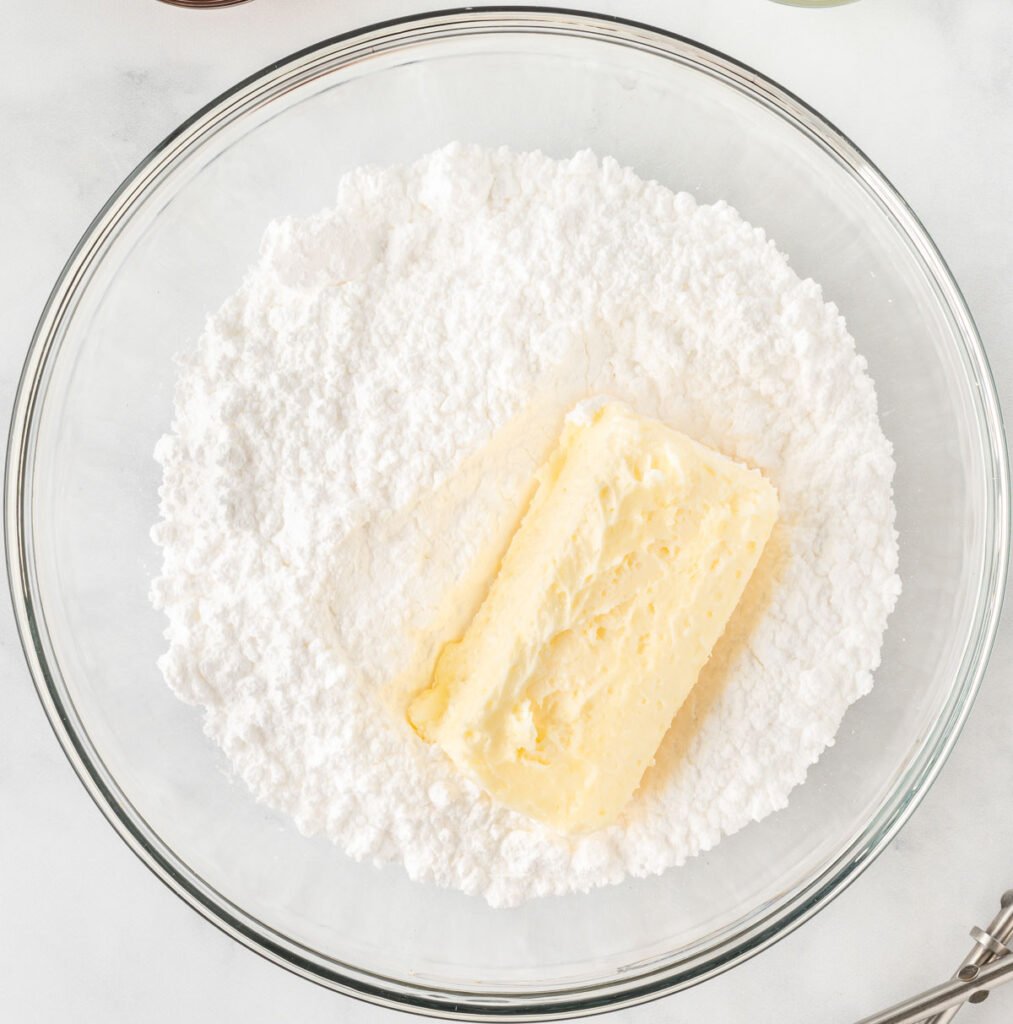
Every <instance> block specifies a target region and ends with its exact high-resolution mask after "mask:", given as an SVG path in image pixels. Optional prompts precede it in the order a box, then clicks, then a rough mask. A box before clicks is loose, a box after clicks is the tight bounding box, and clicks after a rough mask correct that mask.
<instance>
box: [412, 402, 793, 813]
mask: <svg viewBox="0 0 1013 1024" xmlns="http://www.w3.org/2000/svg"><path fill="white" fill-rule="evenodd" d="M776 518H777V492H776V491H775V490H774V488H773V487H772V486H771V484H770V483H768V482H767V480H765V479H764V478H763V476H761V475H760V473H759V472H758V471H757V470H751V469H748V468H747V467H745V466H742V465H740V464H739V463H737V462H733V461H732V460H731V459H728V458H726V457H725V456H723V455H721V454H719V453H718V452H715V451H712V450H711V449H709V448H705V447H704V446H703V445H701V444H697V443H696V442H695V441H692V440H690V439H689V438H688V437H685V436H684V435H682V434H679V433H677V432H676V431H674V430H672V429H670V428H669V427H666V426H665V425H664V424H662V423H659V422H657V421H656V420H650V419H645V418H643V417H640V416H637V415H636V414H635V413H633V412H632V411H631V410H629V409H628V408H627V407H626V406H624V405H621V404H619V403H617V402H611V403H608V404H606V405H604V406H602V407H600V408H599V409H598V410H597V412H595V413H594V414H593V415H592V416H591V417H590V418H589V419H588V418H585V421H584V422H580V421H579V420H574V419H573V417H571V418H570V420H568V422H567V423H566V426H565V428H564V430H563V435H562V438H561V439H560V442H559V446H558V447H557V449H556V450H555V452H554V453H553V454H552V456H551V457H550V459H549V461H548V462H547V463H546V465H545V466H543V467H542V469H541V470H540V472H539V474H538V477H537V488H536V491H535V494H534V497H533V498H532V501H531V505H530V507H529V509H528V511H527V513H526V515H525V516H524V519H523V520H522V522H521V524H520V526H519V527H518V529H517V532H516V533H515V534H514V536H513V539H512V540H511V542H510V546H509V548H508V549H507V552H506V555H505V556H504V558H503V561H502V563H501V565H500V568H499V572H498V573H497V575H496V577H495V579H494V580H493V582H492V584H491V586H490V588H489V592H488V594H487V596H486V598H485V601H484V602H483V604H482V605H481V607H480V608H479V610H478V612H477V614H476V615H475V617H474V619H473V620H472V622H471V624H470V626H469V627H468V628H467V630H466V631H465V633H464V636H463V637H462V638H461V639H460V640H459V641H456V642H454V643H449V644H447V645H446V646H445V647H444V648H443V650H442V652H441V654H440V656H439V658H438V659H437V662H436V665H435V668H434V671H433V678H432V685H431V686H430V687H429V688H428V689H426V690H424V691H422V692H421V693H420V694H419V695H418V696H417V697H416V698H415V699H414V701H413V702H412V703H411V706H410V708H409V712H408V718H409V721H410V722H411V724H412V725H413V726H414V728H415V730H416V731H417V732H418V733H419V735H420V736H422V737H423V738H424V739H426V740H428V741H430V742H435V743H438V744H439V745H440V746H441V747H442V748H443V749H444V751H446V753H447V754H448V755H449V756H450V758H451V759H452V760H453V761H454V763H455V764H456V765H457V767H458V768H459V769H461V771H463V772H464V773H465V774H467V775H470V776H471V777H473V778H475V779H476V780H477V781H478V782H480V783H481V784H482V785H483V786H484V787H485V789H486V790H488V792H489V793H491V794H492V795H493V796H494V797H496V798H498V799H499V800H501V801H502V802H503V803H505V804H506V805H507V806H509V807H512V808H513V809H515V810H517V811H521V812H523V813H524V814H527V815H529V816H530V817H532V818H535V819H537V820H539V821H541V822H544V823H545V824H547V825H549V826H551V827H553V828H555V829H558V830H560V831H563V832H584V831H588V830H591V829H595V828H600V827H601V826H604V825H608V824H610V823H611V822H612V821H614V820H615V818H616V816H617V815H618V814H619V812H620V811H621V810H622V809H623V807H624V806H625V805H626V803H627V802H628V801H629V799H630V797H631V796H632V795H633V793H634V791H635V790H636V788H637V787H638V786H639V785H640V780H641V778H642V777H643V774H644V771H645V770H646V769H647V767H648V766H649V765H650V764H651V763H652V762H653V759H654V755H655V753H656V752H657V749H658V746H659V744H660V743H661V740H662V738H663V737H664V735H665V733H666V731H667V730H668V728H669V726H670V725H671V723H672V719H673V718H674V717H675V714H676V712H677V711H678V710H679V708H680V706H681V705H682V703H683V701H685V699H686V697H687V695H688V694H689V692H690V690H691V689H692V688H693V685H694V683H695V682H696V680H697V676H698V675H699V674H700V670H701V669H702V668H703V666H704V664H705V662H706V661H707V659H708V658H709V657H710V654H711V651H712V649H713V647H714V645H715V643H716V642H717V640H718V638H719V637H720V636H721V634H722V632H723V631H724V628H725V625H726V623H727V622H728V619H729V617H730V616H731V614H732V611H733V610H734V608H735V606H736V605H737V604H738V602H739V598H740V597H741V596H742V593H743V591H744V589H745V587H746V584H747V582H748V581H749V577H750V575H751V574H752V572H753V570H754V569H755V567H756V563H757V561H758V560H759V558H760V554H761V552H762V550H763V546H764V544H765V543H766V541H767V538H768V537H769V536H770V531H771V529H772V528H773V525H774V522H775V520H776Z"/></svg>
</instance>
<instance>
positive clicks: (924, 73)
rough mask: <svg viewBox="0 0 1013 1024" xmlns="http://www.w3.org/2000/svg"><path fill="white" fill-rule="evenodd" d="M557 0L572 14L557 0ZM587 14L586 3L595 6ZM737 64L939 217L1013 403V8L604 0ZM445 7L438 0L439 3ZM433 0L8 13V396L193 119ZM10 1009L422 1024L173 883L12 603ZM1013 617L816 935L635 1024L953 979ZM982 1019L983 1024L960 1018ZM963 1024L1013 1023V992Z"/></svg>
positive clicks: (6, 741)
mask: <svg viewBox="0 0 1013 1024" xmlns="http://www.w3.org/2000/svg"><path fill="white" fill-rule="evenodd" d="M556 2H557V3H560V2H561V0H556ZM590 3H591V0H587V5H590ZM595 5H596V6H597V8H598V9H600V10H603V11H607V12H609V13H615V14H624V15H626V16H627V17H630V18H634V19H637V20H641V21H645V22H653V23H655V24H658V25H661V26H664V27H666V28H669V29H673V30H675V31H677V32H680V33H682V34H684V35H687V36H690V37H692V38H695V39H698V40H700V41H702V42H704V43H707V44H709V45H711V46H713V47H716V48H718V49H720V50H723V51H725V52H726V53H729V54H731V55H732V56H734V57H737V58H740V59H742V60H744V61H746V62H747V63H749V64H751V65H753V66H754V67H756V68H758V69H759V70H761V71H763V72H765V73H767V74H769V75H771V76H772V77H774V78H775V79H777V80H778V81H780V82H781V83H782V84H784V85H786V86H787V87H788V88H790V89H791V90H793V91H794V92H796V93H798V94H799V95H800V96H802V97H803V98H805V99H806V100H808V101H809V102H810V103H812V104H813V105H814V106H815V107H816V108H817V109H819V110H820V111H822V112H823V113H824V114H826V115H827V116H828V117H829V118H830V119H831V120H832V121H834V122H835V123H836V124H837V125H839V126H840V127H841V128H842V129H843V130H844V131H845V132H846V133H848V134H849V135H850V136H851V137H852V138H853V139H854V140H855V141H856V142H857V143H858V144H859V145H860V146H861V147H862V148H863V149H864V150H865V151H866V152H867V153H868V154H870V156H871V157H872V159H873V160H874V161H875V162H876V163H877V164H878V165H879V167H880V168H881V169H882V170H883V171H884V172H885V173H886V175H887V176H888V177H889V178H891V179H892V181H893V182H894V183H895V184H896V185H897V186H898V188H899V189H900V190H901V192H902V193H903V194H904V195H905V196H906V197H907V199H908V200H909V202H910V203H911V205H912V206H913V207H914V209H915V210H916V211H917V212H918V213H919V214H920V216H921V217H922V219H923V221H924V222H925V224H926V225H927V227H928V229H929V231H930V232H931V234H932V235H933V236H934V238H935V239H936V241H937V243H938V244H939V246H940V248H941V249H942V251H943V253H944V255H945V256H946V258H947V259H948V260H949V263H950V265H951V267H952V269H953V271H954V273H955V275H956V277H957V279H958V281H959V282H960V284H961V285H962V287H963V289H964V291H965V294H966V296H967V299H968V302H969V304H970V306H971V309H972V311H973V312H974V314H975V316H976V318H977V321H978V324H979V327H980V329H981V333H982V335H983V337H984V340H985V344H986V347H987V349H988V352H989V356H990V358H991V361H992V366H993V368H994V370H995V374H996V377H997V380H998V385H999V390H1000V394H1001V397H1002V399H1003V401H1004V403H1005V405H1006V407H1007V409H1009V408H1011V407H1013V406H1011V405H1010V403H1011V402H1013V188H1011V185H1010V180H1011V173H1013V4H1010V3H1009V0H974V2H973V3H966V2H963V0H931V2H926V0H863V2H860V3H857V4H855V5H853V6H849V7H843V8H838V9H833V10H822V11H806V10H794V9H791V8H787V7H782V6H778V5H776V4H773V3H769V2H767V0H697V2H695V3H692V2H688V0H684V2H680V3H674V2H672V0H626V2H621V0H595ZM432 6H434V7H438V6H441V5H440V4H433V5H432ZM422 7H423V5H422V4H421V3H420V2H419V0H254V2H252V3H250V4H247V5H245V6H242V7H237V8H234V9H232V10H227V11H212V12H191V11H185V10H180V9H177V8H171V7H166V6H163V5H162V4H159V3H156V2H154V0H132V2H130V3H124V2H123V0H88V2H87V3H82V2H81V0H48V2H47V3H44V4H43V3H38V2H34V0H9V2H8V3H7V4H5V9H4V15H3V17H4V30H3V34H2V36H0V54H2V57H3V59H2V61H0V137H2V138H3V139H4V144H3V149H2V153H0V224H2V226H3V235H2V238H0V268H2V275H0V308H2V309H3V310H4V318H3V324H4V330H3V332H2V334H0V345H2V346H3V348H2V359H0V405H2V406H3V407H4V408H9V407H10V403H11V401H12V400H13V394H14V387H15V383H16V379H17V375H18V373H19V371H20V368H21V362H22V358H23V355H24V351H25V348H26V346H27V344H28V340H29V337H30V335H31V331H32V328H33V326H34V323H35V320H36V317H37V316H38V313H39V311H40V309H41V307H42V304H43V302H44V300H45V297H46V295H47V293H48V291H49V288H50V286H51V285H52V283H53V281H54V279H55V277H56V275H57V273H58V271H59V269H60V266H61V264H62V262H63V260H64V259H65V257H66V256H67V254H68V253H69V252H70V249H71V248H72V246H73V245H74V243H75V242H76V241H77V239H78V237H79V236H80V234H81V233H82V231H83V230H84V228H85V227H86V226H87V224H88V222H89V220H90V219H91V217H92V215H93V214H94V213H95V212H96V210H97V209H98V207H99V206H100V205H101V203H102V202H103V201H104V200H105V199H106V197H107V196H108V195H109V193H110V192H111V191H112V190H113V189H114V188H115V186H116V185H117V184H118V183H119V181H120V180H121V178H123V177H124V176H125V175H126V174H127V172H128V171H129V170H130V169H131V168H132V167H133V165H134V164H135V163H136V162H137V161H138V160H140V159H141V158H142V157H143V156H144V155H145V154H146V153H147V152H148V150H149V149H150V148H151V147H152V146H153V145H154V144H155V143H156V142H157V141H158V140H159V139H161V138H162V137H163V136H164V135H165V134H166V133H168V132H169V131H170V130H171V129H172V128H173V127H174V126H175V125H176V124H177V123H178V122H179V121H180V120H182V119H183V118H184V117H185V116H186V115H188V114H190V113H191V112H192V111H193V110H195V109H196V108H197V107H199V106H201V105H202V104H204V103H205V102H207V101H208V100H209V99H211V98H212V97H214V96H215V95H216V94H217V93H219V92H220V91H221V90H223V89H225V88H226V87H227V86H229V85H230V84H232V83H233V82H234V81H236V80H237V79H239V78H240V77H242V76H244V75H246V74H248V73H250V72H252V71H254V70H256V69H257V68H259V67H261V66H262V65H264V64H266V63H268V62H269V61H271V60H272V59H274V58H277V57H280V56H283V55H284V54H286V53H288V52H290V51H292V50H294V49H296V48H298V47H300V46H303V45H307V44H309V43H312V42H314V41H316V40H317V39H320V38H322V37H324V36H328V35H333V34H335V33H337V32H340V31H343V30H346V29H350V28H353V27H355V26H357V25H360V24H363V23H365V22H369V21H376V20H380V19H383V18H388V17H393V16H397V15H401V14H405V13H409V12H412V11H416V10H419V9H421V8H422ZM0 659H2V660H0V667H2V674H3V679H4V684H3V686H2V687H0V821H2V822H3V826H2V827H0V920H2V926H0V992H2V996H0V1000H2V1005H3V1007H4V1009H3V1011H2V1013H0V1016H3V1018H4V1019H5V1020H10V1021H18V1022H28V1021H46V1022H48V1021H60V1022H62V1021H66V1020H75V1021H86V1022H91V1021H103V1022H118V1021H124V1022H126V1021H130V1022H134V1021H145V1022H152V1024H154V1022H160V1021H165V1022H178V1021H183V1020H185V1021H189V1022H192V1024H203V1022H211V1021H216V1022H217V1021H238V1020H242V1021H249V1022H251V1024H254V1022H271V1021H279V1020H292V1021H300V1022H302V1024H311V1022H314V1021H335V1020H339V1021H349V1022H352V1024H378V1022H381V1021H390V1020H404V1019H407V1018H404V1017H400V1016H397V1015H395V1014H393V1013H390V1012H388V1011H383V1010H379V1009H376V1008H373V1007H370V1006H366V1005H362V1004H358V1003H353V1002H352V1001H350V1000H347V999H344V998H342V997H340V996H337V995H334V994H332V993H330V992H326V991H324V990H323V989H320V988H317V987H315V986H313V985H311V984H309V983H307V982H304V981H301V980H299V979H298V978H296V977H294V976H292V975H289V974H287V973H286V972H284V971H283V970H281V969H279V968H277V967H275V966H272V965H271V964H268V963H267V962H265V961H263V960H261V959H259V958H258V957H256V956H254V955H253V954H252V953H250V952H248V951H247V950H245V949H243V948H241V947H240V946H239V945H237V944H235V943H234V942H232V941H231V940H230V939H228V938H226V937H225V936H224V935H223V934H221V933H220V932H218V931H217V930H216V929H215V928H213V927H212V926H211V925H209V924H208V923H206V922H205V921H204V920H202V919H201V918H200V917H198V916H197V915H196V914H195V913H193V911H191V910H190V909H188V908H187V907H186V906H184V904H183V903H182V902H181V901H180V900H178V899H177V898H176V897H175V896H173V895H172V894H171V893H170V892H169V891H168V890H167V889H165V888H164V887H163V886H161V885H159V884H158V883H157V882H156V881H155V879H154V878H153V877H152V876H151V875H150V874H149V872H148V871H147V869H146V868H145V867H143V866H142V864H141V863H140V862H139V861H138V860H137V859H136V858H135V857H134V855H133V854H132V853H131V852H130V851H129V850H128V849H127V847H126V846H125V845H124V844H123V843H122V842H121V841H120V840H119V839H118V838H117V837H116V835H115V834H114V833H113V831H112V829H110V828H109V826H108V825H107V824H106V822H105V821H104V820H103V818H102V816H101V815H100V814H99V813H98V811H97V810H96V809H95V808H94V807H93V806H92V804H91V801H90V800H89V799H88V798H87V797H86V795H85V792H84V789H83V788H82V787H81V785H80V783H79V782H78V781H77V779H76V778H75V777H74V774H73V772H72V771H71V769H70V766H69V765H68V764H67V763H66V761H65V760H64V758H63V755H62V754H61V752H60V750H59V748H58V746H57V744H56V742H55V740H54V739H53V737H52V735H51V733H50V731H49V727H48V725H47V724H46V721H45V718H44V716H43V713H42V711H41V708H40V707H39V704H38V701H37V699H36V697H35V694H34V691H33V689H32V686H31V683H30V680H29V678H28V673H27V670H26V669H25V666H24V663H23V661H22V656H21V651H20V648H19V646H18V641H17V638H16V635H15V631H14V625H13V621H12V617H11V613H10V610H9V605H8V604H7V602H6V601H4V602H3V605H2V609H0ZM1011 670H1013V619H1011V616H1010V614H1007V616H1006V621H1005V623H1004V625H1003V627H1002V628H1001V630H1000V635H999V641H998V645H997V648H996V651H995V654H994V656H993V659H992V664H991V668H990V670H989V673H988V677H987V679H986V682H985V685H984V688H983V690H982V693H981V696H980V697H979V699H978V702H977V705H976V707H975V708H974V711H973V713H972V715H971V718H970V721H969V723H968V725H967V728H966V730H965V732H964V735H963V737H962V738H961V740H960V742H959V743H958V745H957V748H956V750H955V752H954V754H953V756H952V757H951V759H950V761H949V763H948V764H947V766H946V767H945V769H944V770H943V772H942V775H941V777H940V778H939V780H938V782H937V783H936V785H935V786H934V788H933V789H932V791H931V792H930V793H929V795H928V797H927V798H926V800H925V801H924V803H923V804H922V806H921V807H920V808H919V810H918V811H917V813H916V814H915V815H914V818H913V819H912V821H911V822H910V823H909V824H908V825H907V826H906V827H905V829H904V830H903V832H902V833H901V834H900V836H899V837H898V838H897V839H896V840H895V842H894V843H893V844H892V845H891V846H890V847H889V849H888V850H887V851H886V852H885V853H884V854H883V855H882V856H881V857H880V859H879V860H878V861H877V862H876V863H875V864H874V865H873V866H872V867H871V868H870V869H869V870H868V871H867V872H866V874H865V875H863V876H862V877H861V878H860V879H859V880H858V882H857V883H856V884H855V885H854V886H852V887H851V888H850V889H849V890H848V891H847V892H846V893H845V894H844V895H843V896H841V897H840V898H839V899H838V900H837V901H836V902H835V903H834V904H833V905H832V906H830V907H829V908H827V909H826V910H824V911H823V912H822V913H821V914H819V915H818V917H817V918H816V919H814V920H813V921H811V922H810V923H808V924H807V925H805V926H803V927H802V928H801V929H800V930H799V931H797V932H795V933H794V934H792V935H791V936H789V937H788V938H787V939H785V940H784V941H782V942H781V943H780V944H779V945H777V946H776V947H774V948H773V949H771V950H768V951H767V952H765V953H763V954H761V955H760V956H759V957H757V958H755V959H753V960H752V961H750V962H749V963H747V964H746V965H744V966H741V967H738V968H736V969H735V970H734V971H732V972H731V973H729V974H726V975H724V976H722V977H720V978H718V979H715V980H713V981H711V982H708V983H706V984H705V985H702V986H700V987H698V988H696V989H693V990H691V991H690V992H687V993H683V994H680V995H677V996H675V997H672V998H669V999H666V1000H662V1001H660V1002H657V1003H654V1004H651V1005H649V1006H646V1007H641V1008H639V1009H636V1010H632V1011H627V1012H625V1013H622V1014H617V1015H616V1016H615V1017H614V1018H610V1019H616V1020H622V1021H623V1022H624V1024H662V1022H664V1024H679V1022H689V1021H708V1022H724V1021H748V1022H750V1024H774V1022H778V1024H783V1022H795V1021H798V1022H803V1021H804V1022H814V1021H829V1022H833V1021H840V1022H841V1024H847V1022H849V1021H853V1020H854V1019H856V1018H857V1017H860V1016H862V1015H863V1014H865V1013H869V1012H872V1011H873V1010H877V1009H880V1008H882V1007H883V1006H885V1005H886V1004H888V1003H891V1002H893V1001H895V1000H896V999H899V998H901V997H903V996H906V995H908V994H910V993H911V992H913V991H915V990H917V989H919V988H921V987H923V986H926V985H929V984H932V983H935V982H937V981H941V980H943V978H944V977H946V976H947V975H948V974H949V972H950V971H951V970H952V969H953V967H954V966H955V964H956V963H957V962H958V961H959V959H960V957H961V956H963V954H964V953H965V952H966V947H968V945H969V940H968V938H967V929H968V928H969V926H970V925H971V924H975V923H977V924H985V923H986V922H987V920H988V919H989V917H990V916H991V913H992V911H993V909H994V904H995V901H996V900H997V898H998V896H999V894H1000V892H1001V891H1002V890H1003V889H1005V888H1007V887H1009V886H1011V885H1013V871H1011V868H1010V864H1011V860H1013V857H1011V853H1013V814H1011V812H1010V793H1011V791H1013V701H1011V700H1010V698H1009V696H1008V693H1009V685H1008V677H1009V674H1010V672H1011ZM965 1014H966V1017H965V1016H964V1015H965ZM961 1019H966V1020H967V1021H969V1022H970V1021H974V1022H977V1024H999V1022H1004V1021H1009V1020H1011V1019H1013V989H1010V990H1006V991H1000V992H998V993H996V994H995V995H993V996H992V998H991V999H990V1000H989V1001H988V1002H987V1003H985V1004H984V1005H982V1006H980V1007H971V1008H967V1009H966V1010H964V1011H963V1014H962V1016H961Z"/></svg>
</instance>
